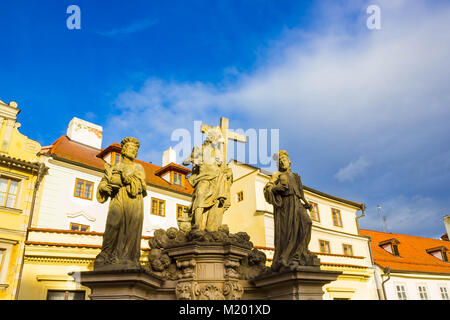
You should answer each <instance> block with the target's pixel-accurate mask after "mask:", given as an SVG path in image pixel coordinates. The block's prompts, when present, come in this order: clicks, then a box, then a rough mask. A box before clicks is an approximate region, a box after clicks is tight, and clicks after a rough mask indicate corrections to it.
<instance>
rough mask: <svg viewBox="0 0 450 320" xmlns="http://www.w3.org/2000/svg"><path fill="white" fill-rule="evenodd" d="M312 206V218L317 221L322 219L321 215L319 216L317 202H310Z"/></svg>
mask: <svg viewBox="0 0 450 320" xmlns="http://www.w3.org/2000/svg"><path fill="white" fill-rule="evenodd" d="M309 203H310V204H311V206H312V209H311V219H312V220H315V221H320V216H319V206H318V205H317V203H315V202H309Z"/></svg>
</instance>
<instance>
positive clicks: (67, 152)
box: [40, 135, 194, 195]
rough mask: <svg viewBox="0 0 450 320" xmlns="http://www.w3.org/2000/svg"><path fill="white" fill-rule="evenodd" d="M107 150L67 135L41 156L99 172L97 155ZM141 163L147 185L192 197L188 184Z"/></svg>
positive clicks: (102, 168) (44, 148) (101, 167)
mask: <svg viewBox="0 0 450 320" xmlns="http://www.w3.org/2000/svg"><path fill="white" fill-rule="evenodd" d="M103 150H105V149H102V150H99V149H96V148H93V147H90V146H87V145H84V144H81V143H78V142H76V141H72V140H70V139H69V137H67V136H66V135H63V136H61V137H59V138H58V140H56V141H55V142H54V143H53V144H52V145H50V146H46V147H43V148H42V149H41V151H40V154H47V155H50V156H52V157H54V158H56V159H64V160H68V161H70V162H73V163H75V164H80V165H84V166H88V167H91V168H93V169H97V170H101V171H103V170H104V167H105V165H104V163H105V162H104V160H103V159H101V158H98V157H97V155H98V154H99V153H100V152H102V151H103ZM135 161H136V162H138V163H140V164H141V165H142V166H143V167H144V170H145V178H146V181H147V184H149V185H151V186H155V187H159V188H162V189H166V190H170V191H175V192H178V193H183V194H185V195H192V193H193V191H194V189H193V188H192V187H191V186H190V185H189V184H187V185H186V186H177V185H174V184H171V183H169V182H167V181H166V180H164V179H163V178H161V177H159V176H157V175H155V172H156V171H158V170H160V169H161V167H160V166H157V165H155V164H152V163H148V162H145V161H142V160H138V159H136V160H135Z"/></svg>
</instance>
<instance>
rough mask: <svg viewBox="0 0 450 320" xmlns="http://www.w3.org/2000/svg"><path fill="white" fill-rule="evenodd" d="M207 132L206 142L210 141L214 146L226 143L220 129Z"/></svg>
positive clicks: (216, 128) (215, 128)
mask: <svg viewBox="0 0 450 320" xmlns="http://www.w3.org/2000/svg"><path fill="white" fill-rule="evenodd" d="M205 132H206V141H209V142H211V143H212V144H214V145H217V144H219V143H222V142H224V141H225V140H224V138H223V135H222V131H221V130H220V128H219V127H214V128H211V129H208V130H205Z"/></svg>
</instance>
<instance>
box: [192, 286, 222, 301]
mask: <svg viewBox="0 0 450 320" xmlns="http://www.w3.org/2000/svg"><path fill="white" fill-rule="evenodd" d="M197 299H198V300H225V297H224V295H223V293H222V289H221V288H220V287H219V286H218V285H216V284H212V283H208V284H205V285H202V286H200V289H199V294H198V298H197Z"/></svg>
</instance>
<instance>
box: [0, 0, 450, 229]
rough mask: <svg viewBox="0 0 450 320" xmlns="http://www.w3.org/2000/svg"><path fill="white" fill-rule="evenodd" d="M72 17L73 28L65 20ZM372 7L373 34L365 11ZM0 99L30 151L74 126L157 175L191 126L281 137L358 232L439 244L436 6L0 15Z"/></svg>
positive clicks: (441, 139) (441, 164) (441, 134)
mask: <svg viewBox="0 0 450 320" xmlns="http://www.w3.org/2000/svg"><path fill="white" fill-rule="evenodd" d="M71 4H76V5H78V6H79V7H80V9H81V30H69V29H68V28H67V27H66V19H67V17H68V16H69V14H67V13H66V9H67V7H68V6H69V5H71ZM370 4H376V5H378V6H379V7H380V9H381V29H380V30H369V29H368V28H367V27H366V19H367V18H368V14H367V13H366V8H367V7H368V6H369V5H370ZM0 12H2V16H3V18H2V19H1V20H0V39H1V41H0V46H1V48H0V49H1V50H0V74H1V77H0V99H1V100H3V101H5V102H9V101H11V100H14V101H17V102H18V104H19V108H20V109H22V113H21V114H20V116H19V121H20V122H21V123H22V127H21V129H20V130H21V132H22V133H24V134H26V135H28V136H29V137H31V138H33V139H36V140H37V141H39V142H40V143H41V144H42V145H48V144H51V143H52V142H53V141H54V140H56V139H57V138H58V137H59V136H60V135H62V134H64V133H65V131H66V128H67V125H68V123H69V121H70V119H72V118H73V117H79V118H82V119H85V120H88V121H92V122H94V123H96V124H99V125H101V126H103V128H104V146H106V145H108V144H110V143H112V142H119V141H120V139H122V138H123V137H125V136H128V135H134V136H136V137H138V138H139V139H140V140H141V141H142V148H141V151H140V158H142V159H143V160H148V161H153V162H154V163H157V164H159V163H160V159H161V154H162V151H163V150H165V149H166V148H167V147H168V146H171V145H172V146H173V145H174V144H175V142H173V141H171V139H170V137H171V133H172V132H173V130H175V129H177V128H186V129H188V130H192V128H193V121H194V120H202V121H204V122H205V123H208V124H218V119H219V117H220V116H226V117H229V118H230V126H231V127H232V128H243V129H249V128H256V129H260V128H262V129H280V147H281V148H284V149H287V150H288V151H289V152H290V154H291V159H292V162H293V169H294V170H295V171H296V172H298V173H300V174H301V176H302V180H303V182H304V184H305V185H308V186H310V187H313V188H316V189H319V190H321V191H323V192H326V193H330V194H334V195H337V196H340V197H343V198H347V199H350V200H353V201H356V202H364V203H366V205H367V212H366V217H364V218H362V219H360V220H359V222H360V226H361V227H363V228H370V229H378V230H381V223H380V219H379V217H378V215H377V210H376V206H377V205H378V204H379V205H381V206H382V214H383V215H384V216H386V217H387V223H388V227H389V229H388V230H389V231H391V232H400V233H407V234H414V235H422V236H429V237H439V236H440V235H442V234H443V233H444V232H445V230H444V225H443V221H442V218H443V216H445V215H447V214H449V209H448V208H450V197H449V195H450V194H449V193H450V191H449V190H450V188H449V187H448V186H449V185H450V143H449V142H450V141H449V140H450V126H448V119H449V116H450V90H449V89H450V81H449V80H450V64H449V63H448V57H449V56H450V34H449V33H448V32H447V30H449V29H450V4H449V3H448V1H433V2H429V1H428V2H427V1H421V0H416V1H405V0H390V1H382V0H379V1H356V0H354V1H320V2H319V1H317V2H316V1H263V0H258V1H256V0H237V1H233V0H228V1H188V2H187V1H137V0H132V1H127V2H126V3H125V2H123V1H108V2H107V1H92V0H91V1H82V0H74V1H51V2H50V1H31V0H29V1H24V0H23V1H17V0H15V1H13V0H4V1H2V2H0Z"/></svg>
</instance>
